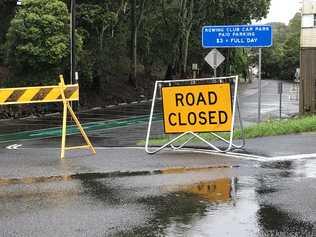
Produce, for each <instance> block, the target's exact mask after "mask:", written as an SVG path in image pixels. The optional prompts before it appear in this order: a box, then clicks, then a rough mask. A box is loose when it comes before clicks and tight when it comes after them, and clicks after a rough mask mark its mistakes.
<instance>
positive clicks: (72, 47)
mask: <svg viewBox="0 0 316 237" xmlns="http://www.w3.org/2000/svg"><path fill="white" fill-rule="evenodd" d="M70 8H71V13H70V14H71V16H70V84H73V79H74V76H75V71H76V52H75V49H76V38H75V32H76V0H71V7H70Z"/></svg>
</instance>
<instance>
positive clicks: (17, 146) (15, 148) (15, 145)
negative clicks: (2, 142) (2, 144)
mask: <svg viewBox="0 0 316 237" xmlns="http://www.w3.org/2000/svg"><path fill="white" fill-rule="evenodd" d="M21 146H22V144H13V145H10V146H7V147H6V149H9V150H17V149H19V148H20V147H21Z"/></svg>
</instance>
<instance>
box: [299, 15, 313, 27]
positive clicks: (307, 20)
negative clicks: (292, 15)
mask: <svg viewBox="0 0 316 237" xmlns="http://www.w3.org/2000/svg"><path fill="white" fill-rule="evenodd" d="M315 26H316V19H315V15H314V14H308V15H303V16H302V28H310V27H315Z"/></svg>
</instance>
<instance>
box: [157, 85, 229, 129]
mask: <svg viewBox="0 0 316 237" xmlns="http://www.w3.org/2000/svg"><path fill="white" fill-rule="evenodd" d="M162 99H163V113H164V115H163V118H164V130H165V133H184V132H188V131H192V132H228V131H230V130H231V124H232V98H231V88H230V84H229V83H224V84H208V85H193V86H174V87H163V88H162Z"/></svg>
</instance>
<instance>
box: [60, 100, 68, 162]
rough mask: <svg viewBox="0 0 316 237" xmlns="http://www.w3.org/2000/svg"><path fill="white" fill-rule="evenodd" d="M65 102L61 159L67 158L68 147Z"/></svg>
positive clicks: (65, 107)
mask: <svg viewBox="0 0 316 237" xmlns="http://www.w3.org/2000/svg"><path fill="white" fill-rule="evenodd" d="M63 104H64V108H63V127H62V138H61V155H60V159H64V158H65V147H66V135H67V134H66V133H67V106H66V104H65V102H64V103H63Z"/></svg>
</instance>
